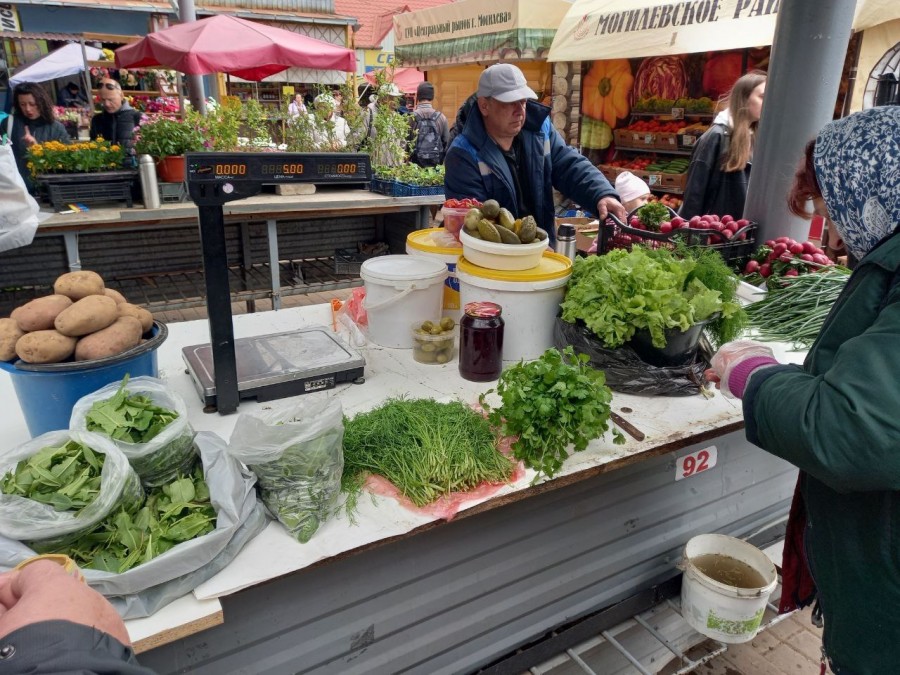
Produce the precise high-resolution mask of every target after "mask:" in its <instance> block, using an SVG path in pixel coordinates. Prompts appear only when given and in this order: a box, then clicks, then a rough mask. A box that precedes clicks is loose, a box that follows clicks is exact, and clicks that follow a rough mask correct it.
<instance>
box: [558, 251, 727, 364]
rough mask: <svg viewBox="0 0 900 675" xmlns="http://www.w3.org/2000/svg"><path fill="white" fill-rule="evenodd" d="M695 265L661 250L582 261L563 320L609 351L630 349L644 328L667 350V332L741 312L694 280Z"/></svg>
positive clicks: (572, 281)
mask: <svg viewBox="0 0 900 675" xmlns="http://www.w3.org/2000/svg"><path fill="white" fill-rule="evenodd" d="M696 266H697V263H696V262H695V261H694V260H693V259H691V258H685V259H680V258H678V257H676V256H675V254H673V253H671V252H668V251H662V250H660V251H654V252H653V253H652V254H651V253H650V252H648V251H647V250H645V249H643V248H640V247H636V248H634V249H633V250H631V251H625V250H623V249H616V250H614V251H610V252H609V253H607V254H606V255H602V256H589V257H587V258H577V259H576V260H575V265H574V268H573V271H572V277H571V279H570V280H569V285H568V289H567V291H566V297H565V300H564V301H563V303H562V318H563V320H564V321H568V322H569V323H575V322H576V321H579V320H581V321H583V322H584V323H585V324H586V325H587V327H588V328H589V329H590V330H592V331H593V332H594V334H596V335H597V336H598V337H599V338H600V339H601V340H602V341H603V344H604V345H605V346H606V347H608V348H610V349H615V348H616V347H620V346H622V345H623V344H625V343H626V342H627V341H628V340H630V339H631V338H632V336H633V335H634V333H635V331H636V330H638V329H640V328H646V329H647V330H648V331H649V332H650V335H651V337H652V340H653V345H654V346H656V347H658V348H662V347H665V345H666V337H665V331H666V329H667V328H680V329H681V330H687V329H688V328H690V327H691V326H692V325H694V324H695V323H698V322H700V321H703V320H704V319H707V318H709V317H710V316H712V315H713V314H715V313H716V312H722V314H723V315H726V316H727V315H730V314H731V313H733V312H734V311H736V310H737V309H738V308H739V305H737V303H725V302H723V301H722V299H721V294H720V292H719V291H717V290H712V289H710V288H707V287H706V285H704V283H703V282H702V281H701V280H700V279H699V278H691V276H690V275H691V272H692V271H693V270H694V269H695V268H696Z"/></svg>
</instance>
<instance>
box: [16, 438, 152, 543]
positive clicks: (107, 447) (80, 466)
mask: <svg viewBox="0 0 900 675" xmlns="http://www.w3.org/2000/svg"><path fill="white" fill-rule="evenodd" d="M143 500H144V490H143V488H142V487H141V483H140V480H139V479H138V476H137V474H136V473H135V472H134V470H133V469H132V468H131V466H130V465H129V464H128V460H127V459H126V458H125V455H123V454H122V452H121V451H120V450H119V449H118V448H117V447H116V446H115V444H113V443H112V442H111V441H110V440H109V439H108V438H104V437H103V436H100V435H98V434H92V433H88V432H80V433H79V432H74V431H49V432H47V433H45V434H41V435H40V436H38V437H37V438H33V439H31V440H30V441H28V442H27V443H23V444H22V445H20V446H19V447H17V448H14V449H13V450H11V451H10V452H7V453H5V454H4V455H3V456H2V458H0V535H3V536H4V537H9V538H10V539H17V540H19V541H24V542H26V543H27V544H28V545H29V546H31V548H33V549H34V550H35V551H37V552H38V553H42V552H45V551H49V550H52V549H54V548H57V547H59V546H64V545H65V544H67V543H69V542H71V541H74V540H76V539H78V538H79V537H80V536H81V535H83V534H85V533H86V532H89V531H90V530H91V529H92V528H93V527H94V526H95V525H96V524H97V523H99V522H100V521H101V520H102V519H103V518H105V517H106V516H107V515H108V514H109V513H111V512H112V511H113V510H114V509H118V508H119V507H120V506H123V505H124V506H130V505H138V506H139V505H140V503H141V502H143Z"/></svg>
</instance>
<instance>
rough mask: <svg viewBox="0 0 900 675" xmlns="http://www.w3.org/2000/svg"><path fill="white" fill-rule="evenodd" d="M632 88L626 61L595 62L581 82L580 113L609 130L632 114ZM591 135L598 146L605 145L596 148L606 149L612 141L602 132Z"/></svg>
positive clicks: (631, 79) (592, 132)
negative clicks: (599, 143) (602, 143)
mask: <svg viewBox="0 0 900 675" xmlns="http://www.w3.org/2000/svg"><path fill="white" fill-rule="evenodd" d="M632 84H634V76H633V75H632V73H631V64H630V63H629V62H628V59H610V60H607V61H594V63H593V65H592V66H591V69H590V70H589V71H588V72H587V73H586V74H585V76H584V80H583V82H582V101H581V110H582V112H583V113H584V114H585V115H586V116H587V117H589V118H591V119H592V120H595V121H599V122H602V123H604V124H605V125H606V126H607V128H608V129H612V128H613V127H615V126H616V120H618V119H622V118H625V117H627V116H628V114H629V112H630V111H631V98H630V97H631V86H632ZM594 126H596V125H594ZM582 134H584V132H582ZM590 134H591V137H596V138H597V139H598V140H599V141H600V142H602V141H606V145H604V146H599V147H607V146H608V145H609V144H610V142H611V141H612V134H606V133H604V132H603V130H602V128H601V129H600V131H599V132H595V131H591V132H590Z"/></svg>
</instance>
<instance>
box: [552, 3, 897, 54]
mask: <svg viewBox="0 0 900 675" xmlns="http://www.w3.org/2000/svg"><path fill="white" fill-rule="evenodd" d="M791 1H792V2H798V1H800V0H791ZM806 1H807V2H816V0H806ZM847 1H848V2H849V1H850V0H847ZM783 2H785V0H677V1H676V0H655V1H654V0H644V2H643V3H639V2H635V0H576V1H575V3H574V4H573V5H572V6H571V8H570V9H569V11H568V13H567V14H566V16H565V18H564V19H563V20H562V23H561V24H560V26H559V29H558V30H557V31H556V37H555V38H554V40H553V45H552V46H551V48H550V54H549V56H548V60H549V61H595V60H599V59H617V58H637V57H641V56H664V55H668V54H690V53H694V52H706V51H720V50H727V49H741V48H745V47H762V46H765V45H770V44H772V38H773V36H774V35H775V20H776V18H777V12H778V7H779V5H780V4H782V3H783ZM897 18H900V2H898V0H858V2H857V6H856V14H855V17H854V21H853V28H854V30H864V29H866V28H870V27H872V26H876V25H878V24H880V23H884V22H885V21H890V20H892V19H897Z"/></svg>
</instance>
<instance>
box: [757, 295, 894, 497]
mask: <svg viewBox="0 0 900 675" xmlns="http://www.w3.org/2000/svg"><path fill="white" fill-rule="evenodd" d="M880 290H883V286H882V287H881V289H879V287H878V285H869V286H868V288H867V289H865V292H866V293H867V294H869V295H872V296H873V297H869V298H866V297H854V298H852V303H859V304H860V305H864V304H866V303H867V302H872V303H875V304H876V305H877V304H878V303H877V302H876V301H877V299H878V298H877V294H878V293H879V292H880ZM835 329H836V330H837V329H838V327H836V328H835ZM820 339H821V338H820ZM833 341H834V342H835V343H836V344H837V345H838V346H837V348H836V349H835V351H834V354H833V358H830V363H829V365H828V368H827V369H825V370H823V371H821V372H818V373H817V374H811V373H810V372H807V370H806V369H801V368H799V367H792V366H789V367H780V368H770V369H763V370H761V371H759V372H758V373H756V374H754V375H753V376H752V377H751V379H750V383H749V386H748V387H747V391H746V392H745V394H744V399H743V406H744V418H745V420H746V422H747V436H748V439H749V440H750V441H751V442H753V443H755V444H756V445H758V446H760V447H762V448H763V449H765V450H767V451H769V452H771V453H773V454H775V455H778V456H779V457H782V458H784V459H786V460H787V461H789V462H791V463H792V464H794V465H796V466H798V467H799V468H800V469H802V470H804V471H806V472H807V473H809V474H810V475H812V476H813V477H815V478H817V479H818V480H820V481H822V482H823V483H825V484H826V485H828V486H829V487H830V488H831V489H833V490H835V491H837V492H862V491H870V490H889V491H893V490H900V448H898V441H900V377H898V376H897V373H900V349H898V344H900V291H897V290H894V291H892V292H891V293H890V295H888V296H887V297H886V298H885V301H884V303H883V304H882V306H881V309H880V310H879V311H878V313H877V317H875V319H874V321H873V322H872V323H871V324H870V325H869V327H868V328H867V329H866V330H864V331H863V332H860V333H858V334H857V335H855V336H853V337H849V338H848V339H846V340H833ZM812 372H813V373H816V372H817V370H816V369H813V370H812Z"/></svg>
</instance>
